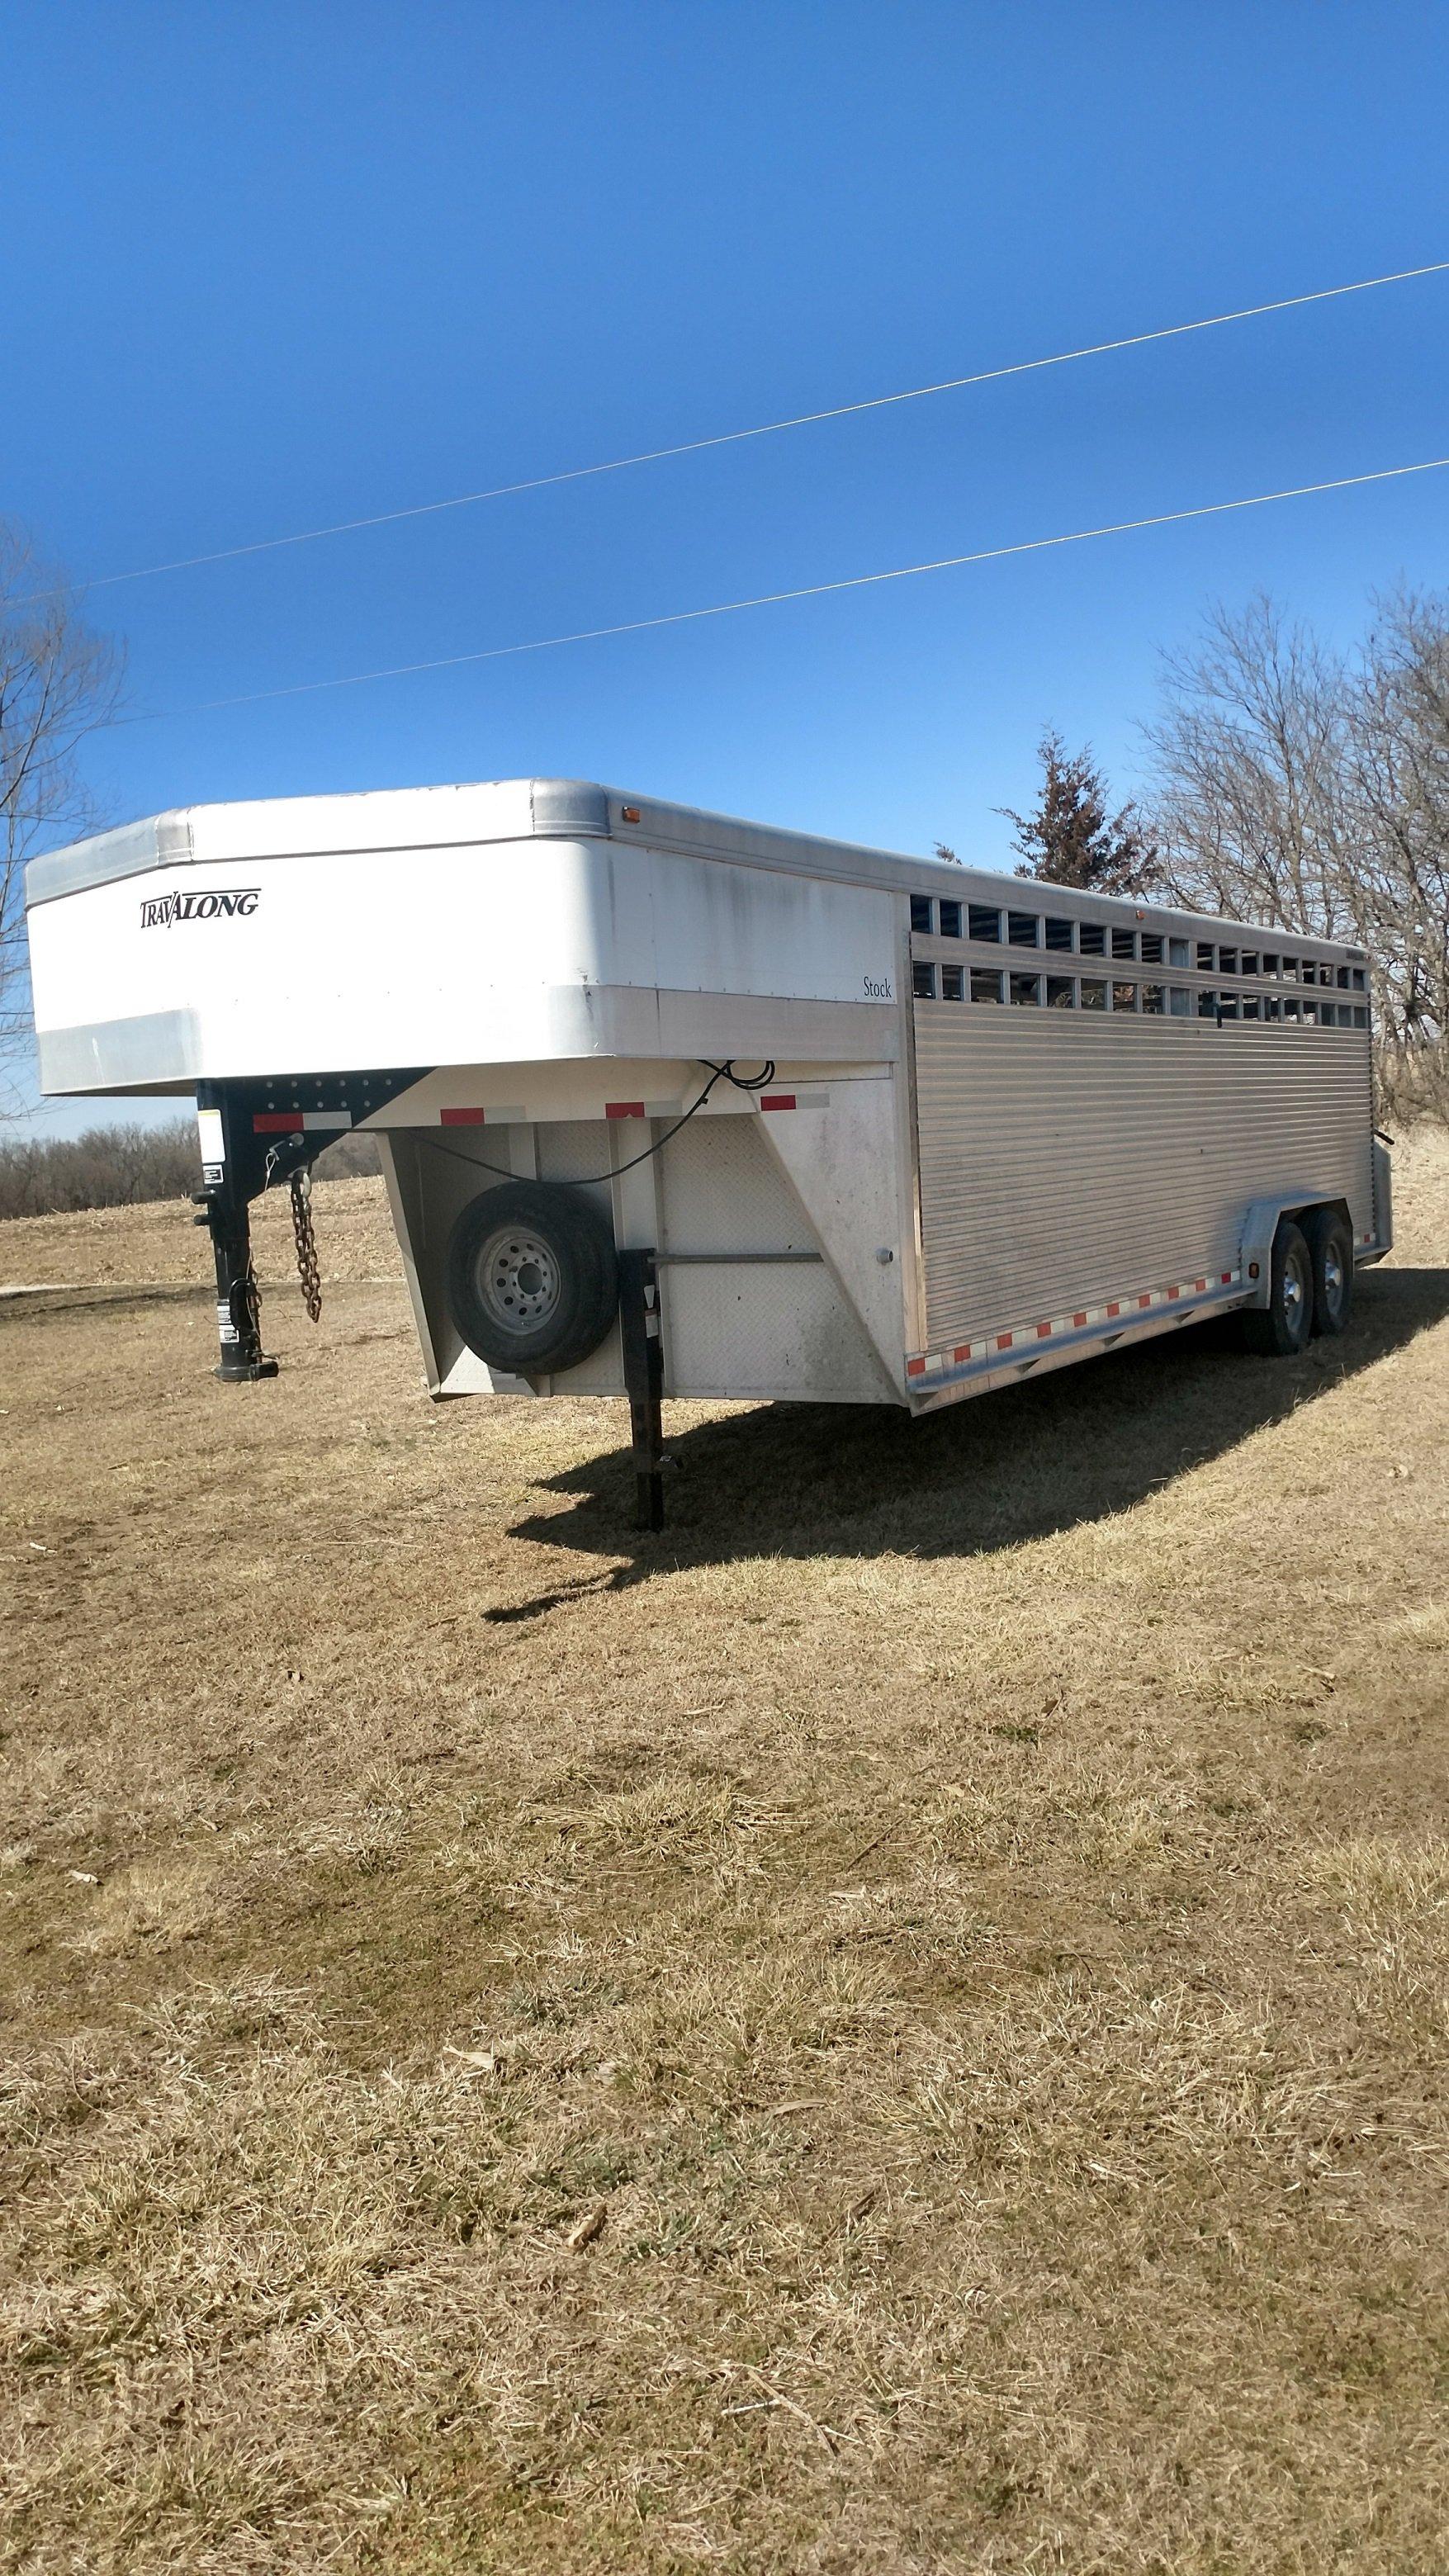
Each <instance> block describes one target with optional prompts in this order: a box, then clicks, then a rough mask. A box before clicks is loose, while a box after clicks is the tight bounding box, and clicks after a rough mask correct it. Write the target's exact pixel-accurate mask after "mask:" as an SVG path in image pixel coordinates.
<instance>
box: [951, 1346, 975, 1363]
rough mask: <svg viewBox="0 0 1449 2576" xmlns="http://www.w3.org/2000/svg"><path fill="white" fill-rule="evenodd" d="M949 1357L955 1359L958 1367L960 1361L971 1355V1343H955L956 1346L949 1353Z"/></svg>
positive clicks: (967, 1358)
mask: <svg viewBox="0 0 1449 2576" xmlns="http://www.w3.org/2000/svg"><path fill="white" fill-rule="evenodd" d="M951 1357H952V1359H953V1360H955V1362H956V1363H957V1365H958V1367H959V1365H960V1363H961V1362H962V1360H969V1358H970V1357H971V1345H970V1343H969V1342H958V1343H957V1345H956V1348H955V1349H954V1351H953V1352H952V1353H951Z"/></svg>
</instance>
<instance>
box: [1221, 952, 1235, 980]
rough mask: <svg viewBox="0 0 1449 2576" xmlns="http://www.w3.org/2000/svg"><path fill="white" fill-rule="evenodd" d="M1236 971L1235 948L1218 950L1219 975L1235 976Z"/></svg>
mask: <svg viewBox="0 0 1449 2576" xmlns="http://www.w3.org/2000/svg"><path fill="white" fill-rule="evenodd" d="M1237 971H1238V952H1237V950H1236V948H1220V949H1219V950H1218V973H1219V974H1220V975H1236V973H1237Z"/></svg>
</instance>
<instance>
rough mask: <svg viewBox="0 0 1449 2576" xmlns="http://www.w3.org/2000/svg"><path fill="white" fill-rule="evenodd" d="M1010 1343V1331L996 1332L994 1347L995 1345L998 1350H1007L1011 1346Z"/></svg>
mask: <svg viewBox="0 0 1449 2576" xmlns="http://www.w3.org/2000/svg"><path fill="white" fill-rule="evenodd" d="M1011 1344H1012V1335H1011V1334H1010V1333H998V1334H997V1336H996V1347H997V1349H998V1350H999V1351H1009V1350H1010V1348H1011Z"/></svg>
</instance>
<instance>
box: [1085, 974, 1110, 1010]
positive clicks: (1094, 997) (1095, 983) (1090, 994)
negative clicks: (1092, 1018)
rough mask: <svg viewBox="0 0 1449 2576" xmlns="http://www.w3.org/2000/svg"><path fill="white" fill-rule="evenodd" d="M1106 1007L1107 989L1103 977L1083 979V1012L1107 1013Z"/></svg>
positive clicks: (1095, 976)
mask: <svg viewBox="0 0 1449 2576" xmlns="http://www.w3.org/2000/svg"><path fill="white" fill-rule="evenodd" d="M1106 1007H1107V987H1106V985H1105V984H1104V983H1103V982H1102V980H1101V977H1100V976H1097V975H1084V976H1083V977H1082V1008H1083V1010H1084V1011H1105V1009H1106Z"/></svg>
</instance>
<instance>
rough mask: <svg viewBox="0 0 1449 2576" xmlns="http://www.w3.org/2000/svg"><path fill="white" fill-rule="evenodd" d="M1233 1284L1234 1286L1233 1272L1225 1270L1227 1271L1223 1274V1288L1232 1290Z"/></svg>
mask: <svg viewBox="0 0 1449 2576" xmlns="http://www.w3.org/2000/svg"><path fill="white" fill-rule="evenodd" d="M1232 1284H1233V1274H1232V1272H1231V1270H1225V1271H1224V1272H1223V1286H1224V1287H1225V1288H1231V1286H1232Z"/></svg>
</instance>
